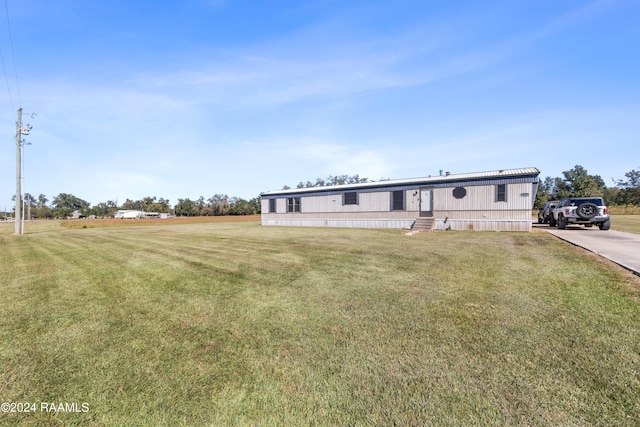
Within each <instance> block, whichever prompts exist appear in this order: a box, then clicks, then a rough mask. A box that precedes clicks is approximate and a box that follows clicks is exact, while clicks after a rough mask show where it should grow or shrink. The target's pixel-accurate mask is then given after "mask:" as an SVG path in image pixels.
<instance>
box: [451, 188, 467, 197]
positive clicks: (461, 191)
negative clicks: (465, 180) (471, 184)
mask: <svg viewBox="0 0 640 427" xmlns="http://www.w3.org/2000/svg"><path fill="white" fill-rule="evenodd" d="M466 195H467V189H466V188H464V187H456V188H454V189H453V197H455V198H456V199H464V198H465V196H466Z"/></svg>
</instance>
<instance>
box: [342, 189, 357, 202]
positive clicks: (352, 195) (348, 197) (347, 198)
mask: <svg viewBox="0 0 640 427" xmlns="http://www.w3.org/2000/svg"><path fill="white" fill-rule="evenodd" d="M342 204H343V205H357V204H358V193H356V192H355V191H350V192H348V193H344V197H343V198H342Z"/></svg>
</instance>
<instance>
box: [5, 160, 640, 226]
mask: <svg viewBox="0 0 640 427" xmlns="http://www.w3.org/2000/svg"><path fill="white" fill-rule="evenodd" d="M562 175H563V176H562V177H555V178H552V177H546V178H545V179H544V180H541V181H540V185H539V188H538V192H537V194H536V202H535V205H536V207H541V206H542V205H543V204H544V203H545V202H547V201H549V200H560V199H562V198H564V197H570V196H574V197H604V199H605V201H606V202H607V204H608V205H609V206H640V170H635V169H633V170H631V171H629V172H627V173H625V174H624V176H625V178H626V179H618V180H613V182H614V186H612V187H607V185H606V184H605V181H604V180H603V179H602V177H601V176H600V175H591V174H589V172H588V171H587V170H586V169H585V168H584V167H582V166H580V165H576V166H574V167H573V168H572V169H569V170H568V171H564V172H562ZM381 180H382V181H384V180H386V179H385V178H383V179H381ZM364 182H374V181H371V180H369V179H368V178H362V177H360V176H359V175H336V176H329V177H328V178H325V179H322V178H317V179H316V180H315V181H313V182H312V181H306V182H302V181H301V182H300V183H299V184H298V185H297V188H312V187H325V186H332V185H342V184H357V183H364ZM290 188H291V187H289V186H287V185H285V186H283V190H289V189H290ZM13 200H15V196H14V197H13ZM24 202H25V206H26V212H25V217H27V215H30V217H31V218H33V219H52V218H68V217H70V216H71V215H72V214H73V213H74V212H76V211H77V212H79V213H80V214H81V215H82V216H85V217H89V216H95V217H98V218H107V217H110V218H113V214H114V213H115V212H116V211H118V210H121V209H132V210H140V211H144V212H158V213H167V214H171V215H175V216H220V215H255V214H259V213H260V197H254V198H253V199H250V200H245V199H242V198H239V197H229V196H228V195H226V194H215V195H213V196H211V197H209V198H208V199H205V198H204V197H203V196H200V197H199V198H198V199H196V200H191V199H189V198H185V199H178V202H177V203H176V204H175V205H174V206H171V203H170V202H169V200H168V199H165V198H162V197H160V198H157V197H144V198H142V199H140V200H130V199H126V200H125V201H124V202H123V203H122V204H118V202H117V201H113V200H108V201H106V202H100V203H97V204H96V205H94V206H91V204H90V203H89V202H87V201H86V200H83V199H81V198H79V197H76V196H74V195H73V194H68V193H60V194H58V195H57V196H55V197H54V198H53V200H51V203H49V199H48V198H47V197H46V196H45V195H44V194H40V195H39V196H37V197H35V196H32V195H31V194H29V193H25V195H24ZM5 215H6V213H5ZM0 217H3V214H2V213H0Z"/></svg>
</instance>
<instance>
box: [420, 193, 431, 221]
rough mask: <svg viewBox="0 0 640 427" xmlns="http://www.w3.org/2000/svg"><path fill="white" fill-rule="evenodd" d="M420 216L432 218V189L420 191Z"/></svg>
mask: <svg viewBox="0 0 640 427" xmlns="http://www.w3.org/2000/svg"><path fill="white" fill-rule="evenodd" d="M420 216H433V188H421V189H420Z"/></svg>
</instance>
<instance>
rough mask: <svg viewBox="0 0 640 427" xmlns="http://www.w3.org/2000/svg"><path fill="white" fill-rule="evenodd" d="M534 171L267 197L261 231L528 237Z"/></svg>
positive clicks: (447, 176)
mask: <svg viewBox="0 0 640 427" xmlns="http://www.w3.org/2000/svg"><path fill="white" fill-rule="evenodd" d="M539 174H540V171H539V170H538V169H536V168H523V169H505V170H497V171H490V172H477V173H462V174H449V173H448V172H447V173H446V174H442V173H441V174H440V175H438V176H430V177H425V178H412V179H401V180H390V181H378V182H366V183H359V184H350V185H335V186H327V187H312V188H297V189H289V190H279V191H270V192H267V193H263V194H262V195H261V200H262V206H261V208H262V209H261V217H262V225H265V226H309V227H352V228H407V229H408V228H414V229H417V228H418V227H419V228H420V229H436V230H495V231H531V210H532V209H533V204H534V201H535V198H536V192H537V189H538V183H539V179H538V175H539Z"/></svg>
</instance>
